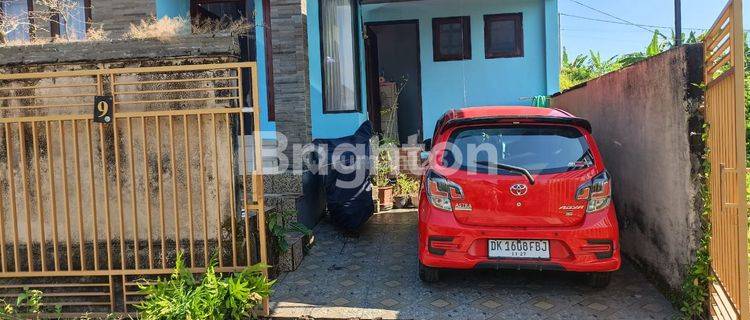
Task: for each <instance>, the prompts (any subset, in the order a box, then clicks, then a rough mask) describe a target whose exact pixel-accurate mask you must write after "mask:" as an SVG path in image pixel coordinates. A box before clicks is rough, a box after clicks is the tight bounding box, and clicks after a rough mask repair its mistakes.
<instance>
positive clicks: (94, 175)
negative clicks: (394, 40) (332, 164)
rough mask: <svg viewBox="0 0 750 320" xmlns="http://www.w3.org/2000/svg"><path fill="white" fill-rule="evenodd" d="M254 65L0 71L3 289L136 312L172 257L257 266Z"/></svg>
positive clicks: (233, 267)
mask: <svg viewBox="0 0 750 320" xmlns="http://www.w3.org/2000/svg"><path fill="white" fill-rule="evenodd" d="M256 71H257V70H256V65H255V63H228V64H208V65H185V66H163V67H145V68H112V69H97V70H84V71H60V72H39V73H25V74H2V75H0V297H2V298H5V300H6V301H14V300H15V299H14V298H13V297H15V296H17V295H18V294H20V293H21V292H22V290H24V288H30V289H39V290H42V291H43V292H44V303H45V304H46V305H49V306H62V310H63V312H81V311H91V312H94V313H110V312H133V311H134V308H133V307H132V305H133V304H134V303H136V302H137V301H138V300H139V298H140V295H139V293H138V290H137V286H136V280H138V279H140V278H144V277H155V276H158V275H164V274H169V273H171V271H172V270H171V269H172V268H173V267H174V266H175V262H176V260H177V253H178V252H181V253H182V257H183V260H184V261H185V262H186V266H187V267H189V268H190V270H191V271H193V272H201V271H203V270H204V269H205V267H206V266H208V265H209V264H211V263H215V264H216V266H217V271H220V272H231V271H237V270H242V269H244V267H246V266H249V265H252V264H255V263H259V262H266V248H265V243H266V241H265V228H263V227H259V226H265V221H264V212H263V206H264V205H263V185H262V179H261V177H262V161H254V167H250V168H249V169H248V167H249V166H248V165H247V164H246V163H245V162H246V159H248V158H249V155H247V154H246V153H248V152H251V151H246V150H253V151H252V152H254V155H253V156H254V157H253V158H254V159H260V158H261V156H260V148H257V147H256V148H254V149H250V148H246V146H245V141H246V139H245V135H250V134H253V139H254V143H253V145H254V146H260V145H261V143H260V141H259V140H260V135H259V134H258V132H259V130H260V128H259V127H260V126H259V119H260V117H259V112H260V110H259V109H260V108H258V107H257V106H258V89H257V88H258V87H257V76H256ZM250 119H251V120H250ZM248 122H249V123H248ZM265 307H266V308H267V303H266V306H265Z"/></svg>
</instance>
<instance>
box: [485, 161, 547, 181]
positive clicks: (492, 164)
mask: <svg viewBox="0 0 750 320" xmlns="http://www.w3.org/2000/svg"><path fill="white" fill-rule="evenodd" d="M476 163H477V164H480V165H483V166H487V167H495V168H499V169H504V170H508V171H515V172H518V173H520V174H522V175H524V176H526V179H529V183H530V184H534V177H532V176H531V172H529V170H526V169H525V168H521V167H516V166H511V165H509V164H503V163H495V162H489V161H484V160H480V161H477V162H476Z"/></svg>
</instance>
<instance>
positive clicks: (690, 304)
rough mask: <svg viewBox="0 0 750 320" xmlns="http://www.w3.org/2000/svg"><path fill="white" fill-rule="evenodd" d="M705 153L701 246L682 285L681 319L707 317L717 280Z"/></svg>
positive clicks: (705, 156)
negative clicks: (713, 267) (711, 288)
mask: <svg viewBox="0 0 750 320" xmlns="http://www.w3.org/2000/svg"><path fill="white" fill-rule="evenodd" d="M701 138H702V139H703V142H704V144H705V143H707V140H708V124H704V126H703V134H702V136H701ZM709 152H711V151H710V150H708V149H706V152H705V154H704V156H703V158H702V159H701V167H702V173H701V175H700V179H701V190H700V196H701V199H702V201H703V212H702V214H701V226H702V227H701V233H702V234H701V240H700V246H699V247H698V250H697V251H696V259H695V262H694V263H693V265H692V266H691V267H690V269H689V270H688V274H687V277H686V278H685V280H684V282H683V284H682V296H681V297H680V300H679V308H680V312H681V313H682V315H681V318H682V319H701V318H703V317H704V316H705V315H706V310H708V302H709V292H708V287H709V285H710V284H711V282H712V281H714V280H716V279H715V278H714V276H713V275H711V254H710V252H709V245H710V243H711V222H710V220H709V214H710V212H711V193H710V192H709V189H708V177H709V175H710V174H711V165H710V163H709V161H708V153H709Z"/></svg>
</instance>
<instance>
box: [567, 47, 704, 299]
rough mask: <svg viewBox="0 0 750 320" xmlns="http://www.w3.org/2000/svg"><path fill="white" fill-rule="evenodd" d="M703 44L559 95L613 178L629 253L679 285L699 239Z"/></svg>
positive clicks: (625, 248) (660, 276) (665, 280)
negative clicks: (588, 129)
mask: <svg viewBox="0 0 750 320" xmlns="http://www.w3.org/2000/svg"><path fill="white" fill-rule="evenodd" d="M701 57H702V47H701V46H700V45H690V46H684V47H681V48H678V49H672V50H670V51H667V52H665V53H662V54H660V55H658V56H656V57H653V58H651V59H648V60H646V61H643V62H640V63H637V64H635V65H633V66H630V67H627V68H624V69H622V70H620V71H617V72H613V73H610V74H607V75H604V76H602V77H600V78H597V79H594V80H591V81H589V82H588V83H586V84H583V85H581V86H579V87H578V88H575V89H572V90H569V91H566V92H563V93H562V94H558V95H556V96H554V97H553V99H552V106H554V107H557V108H561V109H564V110H567V111H570V112H571V113H573V114H575V115H577V116H579V117H582V118H585V119H588V120H589V121H591V124H592V127H593V135H594V137H595V138H596V140H597V144H598V145H599V148H600V150H601V153H602V156H603V157H604V162H605V165H606V166H607V169H609V171H610V172H611V173H612V176H613V199H614V205H615V207H616V209H617V215H618V219H619V223H620V232H621V233H620V240H621V244H622V250H623V253H624V254H625V255H626V256H628V257H630V258H631V259H632V260H634V261H636V263H637V264H639V265H640V266H641V267H643V268H644V269H646V270H647V271H648V274H649V275H652V276H654V277H655V278H657V279H656V280H660V281H658V282H660V283H662V284H664V285H665V286H666V288H667V289H670V290H672V291H679V290H680V286H681V284H682V281H683V279H684V278H685V276H686V275H687V271H688V268H689V266H690V265H691V264H692V262H693V261H694V258H695V251H696V248H697V246H698V244H699V238H700V215H701V212H702V207H703V204H702V200H701V197H700V195H699V190H700V188H701V180H700V177H699V174H700V172H701V158H702V157H703V155H704V152H705V151H704V145H703V143H702V141H701V133H702V130H703V129H702V125H703V115H702V113H701V111H700V108H701V107H702V105H703V92H702V90H701V89H700V88H699V87H698V86H697V85H695V84H697V83H701V81H702V80H701V74H702V64H701Z"/></svg>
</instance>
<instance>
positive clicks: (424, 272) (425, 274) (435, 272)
mask: <svg viewBox="0 0 750 320" xmlns="http://www.w3.org/2000/svg"><path fill="white" fill-rule="evenodd" d="M419 280H422V282H425V283H435V282H438V281H440V270H439V269H436V268H432V267H428V266H426V265H423V264H422V261H420V262H419Z"/></svg>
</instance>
